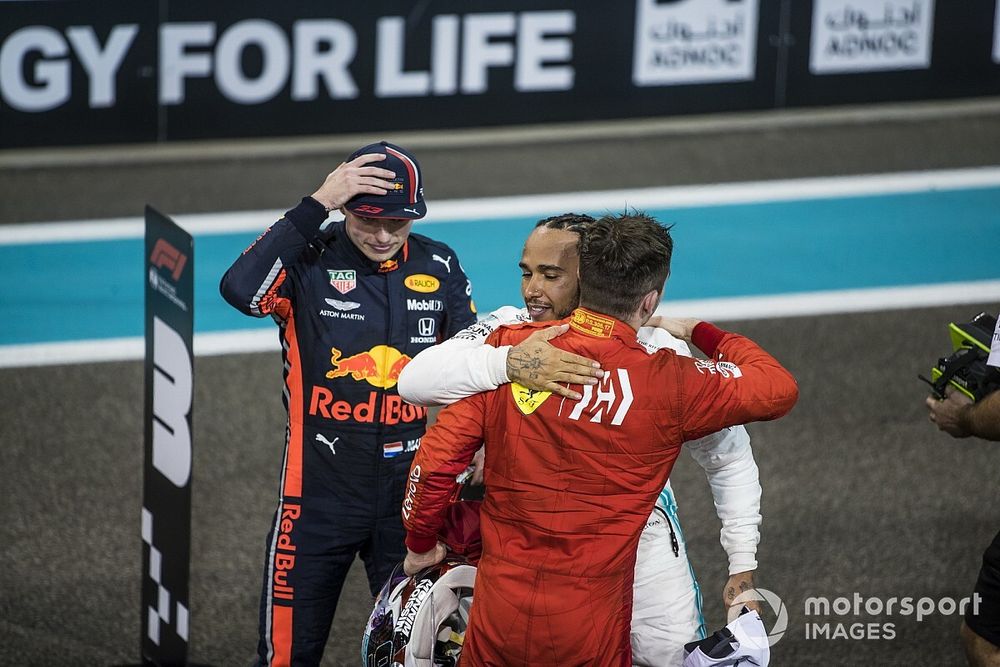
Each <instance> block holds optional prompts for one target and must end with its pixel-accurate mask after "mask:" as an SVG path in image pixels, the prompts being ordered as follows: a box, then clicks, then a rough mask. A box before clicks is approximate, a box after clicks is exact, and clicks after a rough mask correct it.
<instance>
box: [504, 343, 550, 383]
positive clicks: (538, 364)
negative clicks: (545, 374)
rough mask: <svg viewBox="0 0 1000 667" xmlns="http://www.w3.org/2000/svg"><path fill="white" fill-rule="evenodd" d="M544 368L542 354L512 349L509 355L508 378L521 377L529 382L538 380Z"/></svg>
mask: <svg viewBox="0 0 1000 667" xmlns="http://www.w3.org/2000/svg"><path fill="white" fill-rule="evenodd" d="M541 368H542V357H541V354H540V352H537V351H528V352H525V351H523V350H518V349H517V348H516V347H513V348H511V350H510V353H509V354H508V355H507V377H509V378H514V377H515V376H516V377H520V378H522V379H527V380H533V381H534V380H537V379H538V375H539V371H540V370H541Z"/></svg>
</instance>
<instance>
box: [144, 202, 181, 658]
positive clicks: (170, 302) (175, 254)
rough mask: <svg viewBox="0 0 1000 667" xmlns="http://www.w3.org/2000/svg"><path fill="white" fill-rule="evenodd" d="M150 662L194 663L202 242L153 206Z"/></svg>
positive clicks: (147, 578) (147, 460)
mask: <svg viewBox="0 0 1000 667" xmlns="http://www.w3.org/2000/svg"><path fill="white" fill-rule="evenodd" d="M145 249H146V262H145V267H146V271H145V275H144V276H143V278H144V282H145V285H146V366H145V388H146V389H145V405H146V408H145V432H144V435H145V438H144V444H145V446H144V452H145V456H144V460H143V483H142V523H141V525H142V607H141V624H140V632H141V635H142V639H141V646H142V659H143V664H151V665H183V664H186V662H187V649H188V635H189V617H188V610H189V609H190V605H189V603H188V574H189V563H190V553H191V459H192V442H191V407H192V397H193V393H192V392H193V389H194V366H193V363H192V362H193V359H194V356H193V354H192V340H193V333H194V310H193V307H194V244H193V241H192V238H191V235H190V234H188V233H187V232H185V231H184V230H183V229H181V228H180V227H178V226H177V225H176V224H174V222H173V221H172V220H170V219H169V218H167V217H166V216H163V215H161V214H160V213H158V212H157V211H155V210H154V209H152V208H150V207H149V206H147V207H146V243H145Z"/></svg>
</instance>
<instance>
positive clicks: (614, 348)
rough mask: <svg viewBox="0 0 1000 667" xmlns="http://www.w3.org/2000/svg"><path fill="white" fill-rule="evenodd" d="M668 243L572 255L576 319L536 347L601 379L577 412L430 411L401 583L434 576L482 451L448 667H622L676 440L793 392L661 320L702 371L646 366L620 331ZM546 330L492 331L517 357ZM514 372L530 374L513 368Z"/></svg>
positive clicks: (622, 236) (600, 236) (498, 400)
mask: <svg viewBox="0 0 1000 667" xmlns="http://www.w3.org/2000/svg"><path fill="white" fill-rule="evenodd" d="M672 247H673V242H672V240H671V238H670V233H669V231H668V229H666V228H665V227H663V226H661V225H660V224H658V223H657V222H656V221H655V220H653V219H652V218H650V217H648V216H645V215H643V214H638V213H636V214H632V215H622V216H605V217H604V218H602V219H601V220H598V221H597V222H596V223H594V225H593V227H591V228H589V229H588V230H587V231H586V233H585V235H584V237H583V238H582V239H581V242H580V307H579V308H577V309H576V310H575V311H573V313H572V314H571V315H570V317H569V318H567V319H566V320H564V322H566V323H568V324H569V326H570V329H569V331H568V332H567V333H566V334H564V335H562V336H560V337H558V338H555V339H553V340H552V341H551V342H552V343H553V344H554V345H556V346H557V347H560V348H562V349H565V350H568V351H571V352H574V353H578V354H581V355H585V356H587V357H590V358H592V359H594V360H596V361H598V362H600V365H601V368H602V369H604V374H603V377H602V378H601V381H600V383H599V384H598V385H596V386H589V385H584V386H582V387H579V391H580V393H581V394H582V396H583V397H582V398H581V399H580V400H579V401H572V400H569V399H565V398H563V397H560V396H558V395H556V394H551V393H549V392H539V391H531V390H528V389H526V388H524V387H522V386H520V385H518V384H516V383H512V384H510V385H504V386H502V387H500V388H499V389H496V390H494V391H491V392H487V393H483V394H477V395H474V396H470V397H468V398H466V399H463V400H462V401H459V402H458V403H455V404H454V405H452V406H449V407H448V408H445V409H444V410H443V411H442V412H441V414H440V416H439V418H438V422H437V424H436V425H435V426H434V427H432V428H431V429H430V430H429V431H428V432H427V435H426V436H425V438H424V441H423V446H422V447H421V449H420V450H419V452H418V453H417V455H416V457H415V458H414V461H413V465H412V466H411V468H410V477H409V483H408V486H407V493H406V498H405V499H404V502H403V521H404V524H405V525H406V528H407V539H406V543H407V547H408V555H407V558H406V561H405V563H404V567H405V569H406V571H407V573H413V572H416V571H419V570H420V569H421V568H423V567H426V566H428V565H431V564H433V563H436V562H438V561H440V560H441V559H442V558H443V557H444V554H445V547H444V546H443V545H442V544H441V543H439V542H438V540H437V535H438V532H439V530H440V528H441V525H442V521H443V520H444V519H443V515H444V512H445V510H446V508H447V505H448V503H449V500H450V498H451V497H452V496H453V494H454V493H455V489H456V486H457V485H456V482H455V477H456V475H458V474H459V473H461V472H462V471H463V470H464V469H465V467H466V466H467V465H468V463H469V462H470V461H471V459H472V457H473V455H474V454H475V452H476V450H477V449H478V447H479V443H480V442H482V441H483V440H484V439H485V440H486V441H487V442H489V443H490V446H489V447H487V448H486V462H485V481H486V485H487V488H488V489H489V492H488V493H487V495H486V500H485V502H484V504H483V507H482V535H483V555H482V558H481V560H480V563H479V572H478V575H477V578H476V591H475V603H474V604H473V605H472V613H471V617H470V620H469V625H468V630H467V634H466V637H465V646H464V649H463V653H462V657H461V661H460V664H461V665H462V666H463V667H475V666H478V665H505V666H515V665H525V666H527V665H557V664H558V665H562V666H566V665H600V666H604V665H623V666H625V665H631V649H630V645H629V625H630V618H631V609H632V578H633V570H634V562H635V553H636V546H637V543H638V540H639V535H640V533H641V531H642V527H643V525H644V523H645V521H646V519H647V518H648V516H649V513H650V511H651V510H652V507H653V504H654V502H655V500H656V497H657V494H658V493H659V492H660V490H661V489H662V488H663V486H664V484H665V483H666V480H667V477H668V476H669V475H670V469H671V468H672V466H673V462H674V459H675V458H676V456H677V453H678V451H679V450H680V447H681V444H682V443H683V442H684V441H686V440H693V439H695V438H699V437H701V436H704V435H706V434H708V433H712V432H715V431H717V430H719V429H721V428H724V427H726V426H731V425H734V424H742V423H745V422H750V421H757V420H768V419H776V418H778V417H781V416H782V415H784V414H785V413H787V412H788V411H789V410H790V409H791V408H792V406H793V405H794V404H795V401H796V399H797V397H798V389H797V386H796V384H795V380H794V378H792V376H791V374H790V373H788V371H786V370H785V369H784V368H783V367H782V366H781V365H780V364H779V363H778V362H777V361H776V360H775V359H774V358H773V357H771V356H770V355H769V354H767V353H766V352H765V351H764V350H762V349H761V348H760V347H758V346H757V345H756V344H755V343H753V342H752V341H750V340H749V339H747V338H744V337H742V336H739V335H736V334H731V333H726V332H724V331H721V330H720V329H718V328H716V327H714V326H712V325H711V324H708V323H706V322H697V321H695V320H676V321H674V322H673V323H672V327H673V330H671V333H673V334H674V335H676V336H678V337H680V338H683V339H684V340H687V341H689V342H693V343H694V344H695V345H696V346H698V347H699V348H700V349H701V350H702V351H703V352H704V353H705V354H706V355H707V356H708V359H707V360H705V359H693V358H689V357H681V356H678V355H677V354H675V353H674V352H673V351H670V350H661V351H659V352H656V353H654V354H652V355H651V354H649V353H648V352H647V351H646V349H645V348H643V347H642V346H641V345H639V344H638V343H637V342H636V329H637V328H638V327H639V326H641V325H642V324H643V323H644V322H646V320H648V319H649V317H650V316H651V315H652V313H653V311H654V310H655V309H656V307H657V305H658V304H659V303H660V298H661V295H662V292H663V286H664V282H665V280H666V278H667V275H668V274H669V270H670V255H671V252H672ZM551 325H552V323H551V322H548V323H544V324H534V323H529V324H524V325H520V326H515V327H509V328H507V327H503V328H500V329H498V330H497V331H495V332H494V333H493V334H491V336H490V338H489V339H488V340H487V342H488V343H489V344H491V345H494V346H501V345H511V344H517V343H518V342H520V341H521V340H523V339H524V338H526V337H527V336H528V335H530V334H531V333H532V332H534V331H535V330H537V329H538V328H539V327H544V326H551ZM524 363H530V360H525V362H524Z"/></svg>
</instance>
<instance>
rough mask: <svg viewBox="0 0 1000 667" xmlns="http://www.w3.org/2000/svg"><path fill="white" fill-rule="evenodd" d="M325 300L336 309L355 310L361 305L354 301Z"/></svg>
mask: <svg viewBox="0 0 1000 667" xmlns="http://www.w3.org/2000/svg"><path fill="white" fill-rule="evenodd" d="M325 301H326V302H327V303H328V304H329V305H331V306H333V307H334V308H336V309H337V310H355V309H356V308H360V307H361V304H360V303H358V302H356V301H338V300H337V299H325Z"/></svg>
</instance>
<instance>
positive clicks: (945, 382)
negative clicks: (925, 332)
mask: <svg viewBox="0 0 1000 667" xmlns="http://www.w3.org/2000/svg"><path fill="white" fill-rule="evenodd" d="M996 325H997V318H996V317H993V316H992V315H990V314H988V313H979V314H978V315H976V316H975V317H973V318H972V320H971V321H970V322H966V323H964V324H955V323H954V322H952V323H951V324H949V325H948V333H949V334H950V336H951V345H952V352H951V354H949V355H948V356H946V357H941V358H940V359H938V362H937V365H936V366H934V367H933V368H931V378H930V379H929V380H928V379H927V378H925V377H924V376H923V375H918V376H917V377H918V378H920V379H921V380H923V381H924V382H926V383H927V384H929V385H930V386H931V392H932V393H933V394H934V396H936V397H937V398H939V399H943V398H944V397H945V389H946V388H947V387H948V386H949V385H951V386H952V387H953V388H954V389H956V390H958V391H960V392H962V393H963V394H965V395H966V396H968V397H969V398H971V399H972V400H973V401H978V400H979V399H981V398H982V397H983V396H986V395H987V394H989V393H991V392H994V391H996V390H997V389H1000V370H998V369H996V368H993V367H992V366H989V365H987V363H986V360H987V359H988V358H989V355H990V343H991V341H992V339H993V331H994V329H996Z"/></svg>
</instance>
